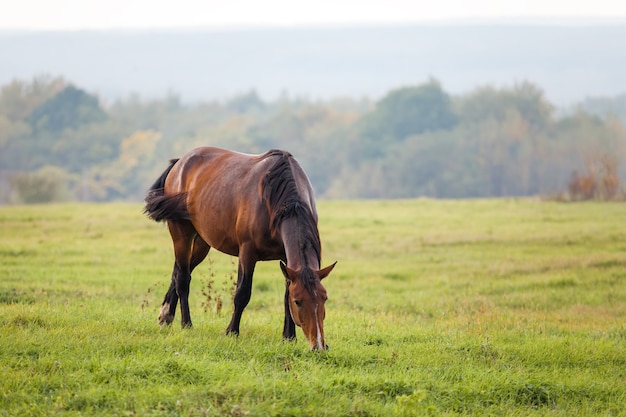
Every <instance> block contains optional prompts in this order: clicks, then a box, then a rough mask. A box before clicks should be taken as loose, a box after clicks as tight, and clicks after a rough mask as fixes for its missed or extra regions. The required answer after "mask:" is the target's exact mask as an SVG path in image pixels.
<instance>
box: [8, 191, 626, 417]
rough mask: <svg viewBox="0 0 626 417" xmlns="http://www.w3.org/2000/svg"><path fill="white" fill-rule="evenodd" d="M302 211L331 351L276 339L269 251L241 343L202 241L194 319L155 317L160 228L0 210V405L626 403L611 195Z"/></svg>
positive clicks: (620, 237)
mask: <svg viewBox="0 0 626 417" xmlns="http://www.w3.org/2000/svg"><path fill="white" fill-rule="evenodd" d="M319 212H320V232H321V235H322V242H323V247H324V260H323V264H324V265H327V264H329V263H331V262H334V261H335V260H337V261H338V264H337V267H336V268H335V270H334V271H333V273H332V274H331V276H330V277H329V278H328V279H327V280H325V281H324V283H325V286H326V288H327V290H328V294H329V301H328V303H327V316H326V322H325V333H326V338H327V342H328V344H329V345H330V347H331V349H330V351H328V352H324V353H311V352H309V351H308V349H307V343H306V342H305V340H304V337H303V336H302V333H301V332H300V330H298V332H299V333H298V336H299V338H298V341H297V342H295V343H287V342H283V341H282V340H281V331H282V309H283V307H282V297H283V289H284V283H283V279H282V278H281V274H280V271H279V268H278V264H277V263H276V262H266V263H260V264H258V266H257V271H256V274H255V281H254V289H253V295H252V301H251V302H250V305H249V306H248V308H247V310H246V312H245V313H244V317H243V321H242V326H241V336H240V337H238V338H235V337H228V336H226V335H225V334H224V331H225V328H226V326H227V324H228V321H229V319H230V312H231V308H232V307H231V301H230V299H229V297H230V296H229V295H228V293H229V282H230V280H231V279H232V276H233V274H235V270H234V268H235V267H234V264H233V259H232V258H231V257H228V256H225V255H222V254H219V253H217V252H212V253H211V255H210V256H211V262H206V261H205V263H204V264H202V265H201V266H200V267H199V268H198V270H197V271H196V273H195V274H194V279H193V281H192V294H191V299H190V302H191V309H192V310H191V313H192V318H193V320H194V328H193V329H190V330H182V329H181V328H180V325H179V323H178V321H176V322H175V324H174V325H173V326H171V327H167V328H159V326H158V325H157V324H156V318H157V315H158V309H159V306H160V302H161V301H162V297H163V295H164V293H165V291H166V289H167V286H168V284H169V280H170V274H171V267H172V264H173V257H172V253H171V252H172V249H171V241H170V238H169V234H168V232H167V229H166V228H165V227H164V226H163V225H160V224H156V223H153V222H150V221H149V220H148V219H146V218H145V217H144V216H143V215H142V214H141V206H140V205H133V204H106V205H95V204H67V205H49V206H48V205H45V206H19V207H0V278H1V279H0V375H2V377H1V378H0V416H2V415H8V416H23V415H41V416H48V415H68V416H78V415H106V416H110V415H118V416H133V415H138V416H178V415H181V416H214V415H215V416H218V415H230V416H245V415H250V416H267V415H269V416H271V415H276V416H291V415H293V416H348V415H355V416H394V415H395V416H405V415H444V416H445V415H448V416H457V415H507V416H509V415H513V416H516V415H517V416H529V415H530V416H533V415H536V416H544V415H546V416H570V415H577V416H585V415H598V416H618V415H622V416H623V415H626V411H624V410H626V228H625V227H624V225H625V224H626V209H625V207H624V205H622V204H600V203H581V204H558V203H551V202H540V201H538V200H531V199H522V200H514V199H511V200H504V199H503V200H461V201H436V200H410V201H403V200H400V201H349V202H345V201H322V202H319ZM209 283H212V284H211V285H212V288H211V289H208V287H207V286H208V285H209ZM203 290H204V294H203ZM206 293H210V294H211V295H212V296H213V303H212V304H211V305H207V299H206ZM218 296H219V297H221V298H222V299H223V300H225V301H224V307H223V309H222V310H221V311H219V312H218V311H217V309H216V307H215V298H216V297H218ZM205 310H207V311H206V312H205ZM178 318H179V314H178V315H177V319H178Z"/></svg>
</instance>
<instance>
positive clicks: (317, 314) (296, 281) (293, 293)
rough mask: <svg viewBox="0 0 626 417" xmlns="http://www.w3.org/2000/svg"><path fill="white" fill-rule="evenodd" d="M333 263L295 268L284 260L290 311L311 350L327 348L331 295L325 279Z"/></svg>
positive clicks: (282, 266) (283, 266)
mask: <svg viewBox="0 0 626 417" xmlns="http://www.w3.org/2000/svg"><path fill="white" fill-rule="evenodd" d="M335 264H336V262H335V263H334V264H332V265H330V266H328V267H326V268H324V269H321V270H319V271H315V270H312V269H310V268H308V267H305V268H301V269H299V270H294V269H291V268H289V267H288V266H287V265H285V264H284V263H283V262H282V261H281V262H280V269H281V270H282V271H283V275H284V276H285V278H286V279H287V282H288V284H289V311H290V313H291V318H292V319H293V321H294V323H296V325H298V326H299V327H300V328H302V331H303V332H304V336H306V338H307V340H308V341H309V348H310V349H311V350H315V349H317V350H326V349H328V345H327V344H326V341H325V340H324V317H325V316H326V310H325V308H324V305H325V303H326V300H327V299H328V297H327V295H326V289H325V288H324V286H323V285H322V279H324V278H326V277H327V276H328V274H330V272H331V271H332V270H333V268H334V267H335Z"/></svg>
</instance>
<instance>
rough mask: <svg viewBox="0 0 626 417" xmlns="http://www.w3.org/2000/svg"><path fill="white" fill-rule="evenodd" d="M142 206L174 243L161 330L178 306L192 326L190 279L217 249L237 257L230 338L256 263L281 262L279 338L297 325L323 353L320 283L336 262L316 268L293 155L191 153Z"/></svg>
mask: <svg viewBox="0 0 626 417" xmlns="http://www.w3.org/2000/svg"><path fill="white" fill-rule="evenodd" d="M145 203H146V206H145V212H146V214H147V215H148V216H149V217H150V218H152V219H153V220H155V221H166V222H167V226H168V228H169V231H170V235H171V236H172V241H173V243H174V256H175V262H174V270H173V272H172V282H171V284H170V287H169V290H168V291H167V293H166V294H165V299H164V300H163V304H162V305H161V311H160V314H159V323H160V324H170V323H172V321H173V320H174V314H175V313H176V305H177V303H178V301H179V300H180V313H181V323H182V326H183V327H190V326H191V317H190V315H189V301H188V299H189V283H190V281H191V273H192V271H193V269H194V268H195V267H196V266H197V265H198V264H199V263H200V262H202V260H203V259H204V258H205V257H206V256H207V254H208V252H209V249H211V248H215V249H217V250H218V251H220V252H223V253H226V254H228V255H232V256H237V257H238V258H239V265H238V272H237V289H236V292H235V297H234V300H233V301H234V305H235V307H234V311H233V315H232V319H231V321H230V324H229V325H228V328H227V329H226V333H227V334H236V335H238V334H239V323H240V322H241V315H242V313H243V310H244V309H245V308H246V305H248V302H249V301H250V296H251V294H252V275H253V273H254V267H255V265H256V262H257V261H268V260H280V261H281V262H280V268H281V270H282V273H283V275H284V277H285V284H286V285H285V299H284V303H285V322H284V328H283V337H284V338H285V339H295V337H296V328H295V325H296V324H297V325H298V326H300V327H301V328H302V331H303V332H304V335H305V336H306V338H307V340H308V341H309V347H310V348H311V349H319V350H324V349H327V348H328V346H327V345H326V342H325V339H324V316H325V309H324V304H325V302H326V299H327V297H326V289H324V287H323V286H322V282H321V281H322V279H323V278H325V277H326V276H328V274H329V273H330V272H331V271H332V269H333V267H334V266H335V264H336V262H335V264H332V265H330V266H328V267H326V268H323V269H320V263H321V242H320V237H319V231H318V228H317V211H316V209H315V200H314V197H313V189H312V187H311V183H310V182H309V179H308V178H307V176H306V174H305V173H304V171H303V170H302V168H301V167H300V165H299V164H298V162H297V161H296V160H295V159H294V158H293V156H292V155H291V154H290V153H288V152H285V151H280V150H270V151H268V152H265V153H264V154H261V155H248V154H243V153H238V152H232V151H228V150H225V149H218V148H210V147H203V148H197V149H194V150H193V151H191V152H189V153H188V154H186V155H185V156H183V157H182V158H180V159H174V160H171V161H170V166H169V167H168V168H167V169H166V170H165V172H163V174H162V175H161V177H160V178H159V179H158V180H157V181H156V182H155V183H154V184H153V185H152V187H151V188H150V189H149V191H148V194H147V196H146V200H145Z"/></svg>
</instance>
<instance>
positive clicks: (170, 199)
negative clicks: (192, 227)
mask: <svg viewBox="0 0 626 417" xmlns="http://www.w3.org/2000/svg"><path fill="white" fill-rule="evenodd" d="M176 162H178V159H172V160H170V166H169V167H167V169H166V170H165V171H163V174H161V176H160V177H159V179H158V180H156V181H155V182H154V184H152V187H150V189H149V190H148V193H147V194H146V199H145V200H144V201H145V203H146V206H145V207H144V209H143V211H144V213H146V214H147V215H148V217H150V218H151V219H152V220H154V221H156V222H162V221H165V220H189V211H187V202H186V197H187V193H178V194H170V195H165V192H164V187H165V179H166V178H167V176H168V174H169V173H170V171H171V170H172V168H173V167H174V164H176Z"/></svg>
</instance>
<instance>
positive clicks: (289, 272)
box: [280, 261, 295, 281]
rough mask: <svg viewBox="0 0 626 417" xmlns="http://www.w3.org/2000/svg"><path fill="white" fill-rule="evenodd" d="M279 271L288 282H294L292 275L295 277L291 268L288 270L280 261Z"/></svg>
mask: <svg viewBox="0 0 626 417" xmlns="http://www.w3.org/2000/svg"><path fill="white" fill-rule="evenodd" d="M280 270H281V271H283V275H284V276H285V278H287V279H288V280H289V281H293V280H294V279H293V278H292V274H293V275H295V273H294V271H293V270H292V269H291V268H289V267H288V266H287V265H285V263H284V262H283V261H280Z"/></svg>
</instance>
